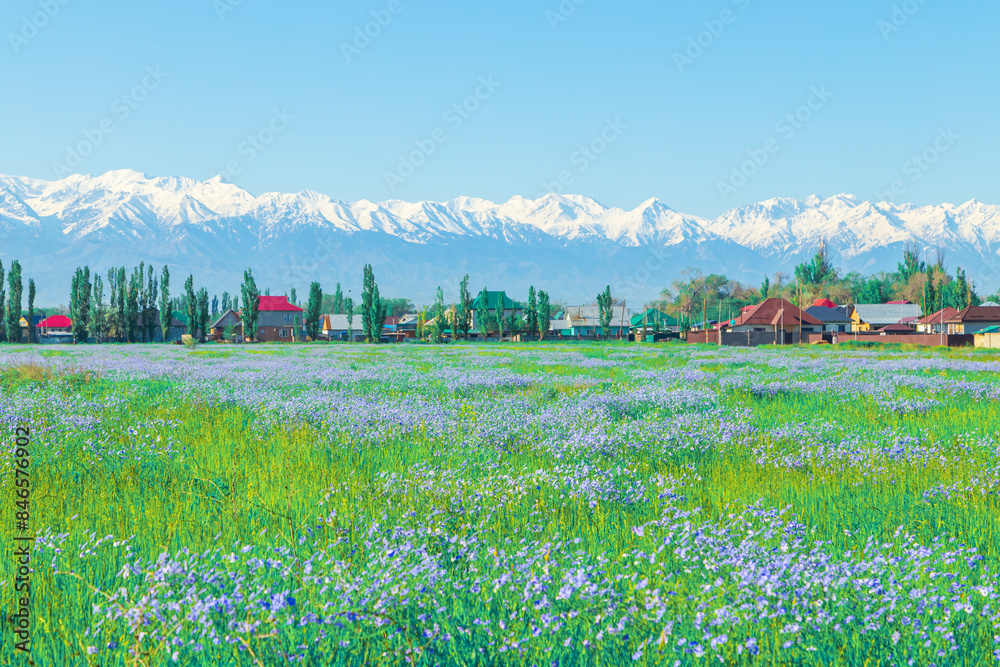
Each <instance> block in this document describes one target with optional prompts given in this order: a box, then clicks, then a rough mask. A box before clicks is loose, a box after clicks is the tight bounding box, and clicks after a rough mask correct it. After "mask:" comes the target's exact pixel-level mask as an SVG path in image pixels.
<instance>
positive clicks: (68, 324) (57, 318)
mask: <svg viewBox="0 0 1000 667" xmlns="http://www.w3.org/2000/svg"><path fill="white" fill-rule="evenodd" d="M35 327H36V328H37V329H38V333H39V334H40V335H42V336H48V335H51V334H68V333H72V330H73V320H71V319H69V318H68V317H66V316H65V315H50V316H49V317H46V318H45V319H44V320H42V321H41V322H39V323H38V324H36V325H35Z"/></svg>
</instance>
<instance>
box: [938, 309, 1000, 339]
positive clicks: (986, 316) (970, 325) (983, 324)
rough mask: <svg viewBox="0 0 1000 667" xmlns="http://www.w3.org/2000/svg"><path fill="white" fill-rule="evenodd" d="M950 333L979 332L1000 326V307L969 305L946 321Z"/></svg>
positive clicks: (967, 333) (966, 333)
mask: <svg viewBox="0 0 1000 667" xmlns="http://www.w3.org/2000/svg"><path fill="white" fill-rule="evenodd" d="M944 323H945V324H946V325H948V333H950V334H965V335H969V334H977V333H979V332H980V331H982V330H983V329H988V328H989V327H995V326H1000V307H998V306H969V307H968V308H963V309H962V310H960V311H958V312H957V313H955V314H954V315H952V316H951V317H949V318H948V319H946V320H945V322H944Z"/></svg>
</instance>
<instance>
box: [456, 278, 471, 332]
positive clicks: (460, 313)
mask: <svg viewBox="0 0 1000 667" xmlns="http://www.w3.org/2000/svg"><path fill="white" fill-rule="evenodd" d="M471 318H472V294H471V293H470V292H469V274H465V277H464V278H462V282H460V283H459V284H458V303H457V304H456V305H455V325H454V331H453V333H454V335H453V336H452V338H453V339H455V340H458V337H459V335H461V336H462V338H468V337H469V325H470V321H469V320H470V319H471Z"/></svg>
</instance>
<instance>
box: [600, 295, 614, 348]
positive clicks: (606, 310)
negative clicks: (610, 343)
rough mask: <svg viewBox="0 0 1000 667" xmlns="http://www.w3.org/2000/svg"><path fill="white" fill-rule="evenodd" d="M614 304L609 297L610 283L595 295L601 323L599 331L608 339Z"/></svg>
mask: <svg viewBox="0 0 1000 667" xmlns="http://www.w3.org/2000/svg"><path fill="white" fill-rule="evenodd" d="M613 309H614V304H613V301H612V299H611V285H608V286H607V287H605V288H604V291H603V292H601V293H600V294H598V295H597V316H598V319H599V320H600V323H601V332H602V333H603V334H604V340H607V339H608V327H610V326H611V316H612V311H613Z"/></svg>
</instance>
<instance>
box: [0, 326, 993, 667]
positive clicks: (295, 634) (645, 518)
mask: <svg viewBox="0 0 1000 667" xmlns="http://www.w3.org/2000/svg"><path fill="white" fill-rule="evenodd" d="M998 371H1000V355H997V354H996V353H992V352H989V351H983V350H973V349H953V350H928V349H924V350H917V351H909V350H902V349H896V350H886V349H855V348H846V349H845V348H837V349H835V348H834V347H833V346H824V347H815V346H814V347H810V348H805V347H803V348H781V349H778V348H756V349H737V348H718V347H711V346H694V345H691V346H687V345H684V344H657V345H652V344H643V345H636V344H625V343H609V344H600V343H582V344H581V343H577V344H551V345H549V344H545V345H520V344H480V345H448V346H428V345H395V346H380V347H369V346H355V345H336V344H331V345H299V346H271V345H257V346H222V345H216V346H204V347H200V348H198V349H195V350H190V349H186V348H181V347H172V346H138V345H136V346H128V345H125V346H101V347H93V348H89V349H83V348H81V347H72V346H45V347H44V348H40V347H38V346H20V347H18V346H5V348H4V349H3V350H2V351H0V467H2V468H3V475H2V482H0V484H2V489H0V502H2V503H3V507H2V510H0V520H2V526H0V535H3V537H4V541H3V545H4V549H3V557H2V559H0V575H2V576H0V604H2V610H3V611H2V616H0V637H2V640H0V641H2V643H0V664H3V665H12V664H20V662H24V663H25V664H28V662H29V660H30V664H33V665H53V666H60V667H61V666H72V665H81V666H83V665H87V666H95V667H96V666H98V665H99V666H101V667H110V666H118V665H120V666H125V665H145V666H153V665H174V664H178V665H248V666H249V665H258V666H259V665H285V664H293V665H324V666H325V665H399V664H409V665H470V666H471V665H538V666H545V667H553V666H557V665H558V666H567V667H568V666H571V665H572V666H576V665H608V666H611V665H626V664H627V665H667V666H679V665H713V664H724V665H758V664H759V665H823V666H829V665H868V666H875V665H921V666H925V665H938V666H942V665H963V666H972V665H998V664H1000V497H998V492H1000V444H998V443H1000V409H998V407H1000V404H998V399H1000V376H998V374H997V372H998ZM19 427H20V428H27V429H28V430H29V431H30V444H29V445H28V447H27V449H29V450H30V475H31V496H30V508H31V509H30V516H31V519H30V522H31V525H30V531H31V533H32V534H33V535H34V536H35V539H34V542H33V544H32V545H31V547H30V549H31V554H30V589H31V590H30V612H31V648H30V653H29V654H28V655H27V656H25V655H22V654H19V653H17V651H16V649H15V647H14V629H13V628H14V620H13V617H12V613H13V610H15V609H16V608H17V604H16V601H17V600H18V599H19V598H20V597H21V593H16V592H15V581H16V577H17V573H18V568H19V565H18V563H17V562H16V561H15V559H14V558H13V557H12V554H13V552H14V549H15V547H14V544H15V537H16V535H17V534H18V533H17V531H16V529H15V522H14V516H15V512H16V510H15V506H16V503H17V502H18V501H19V499H21V497H22V496H23V495H24V494H21V495H20V496H19V495H18V493H17V488H18V487H17V486H16V485H15V474H14V468H15V466H16V461H17V460H18V456H17V454H16V449H17V447H18V445H17V443H16V438H15V432H16V431H17V429H18V428H19ZM19 661H20V662H19Z"/></svg>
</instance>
